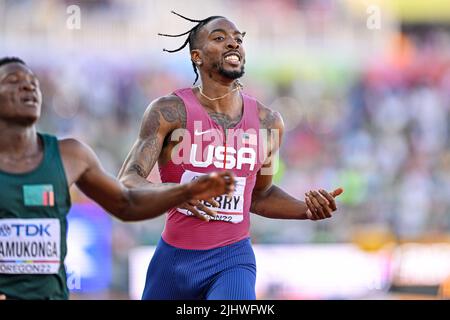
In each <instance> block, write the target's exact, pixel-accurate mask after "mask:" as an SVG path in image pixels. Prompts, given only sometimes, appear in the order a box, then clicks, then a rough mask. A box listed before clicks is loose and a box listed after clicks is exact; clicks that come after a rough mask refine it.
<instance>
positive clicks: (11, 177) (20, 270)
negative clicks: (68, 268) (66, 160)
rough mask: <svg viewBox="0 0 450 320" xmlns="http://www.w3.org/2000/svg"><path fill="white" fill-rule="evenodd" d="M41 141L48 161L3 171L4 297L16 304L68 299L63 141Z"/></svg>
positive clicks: (0, 278)
mask: <svg viewBox="0 0 450 320" xmlns="http://www.w3.org/2000/svg"><path fill="white" fill-rule="evenodd" d="M39 136H40V138H41V140H42V142H43V146H44V151H43V153H44V155H43V159H42V161H41V163H40V164H39V165H38V166H37V167H36V168H35V169H34V170H32V171H30V172H27V173H20V174H13V173H7V172H3V171H0V185H1V192H0V293H3V294H6V296H7V297H9V298H12V299H67V298H68V290H67V284H66V273H65V269H64V258H65V256H66V252H67V247H66V233H67V220H66V216H67V213H68V211H69V209H70V205H71V204H70V195H69V191H68V184H67V180H66V175H65V172H64V167H63V163H62V160H61V155H60V151H59V146H58V140H57V139H56V137H53V136H50V135H45V134H40V135H39Z"/></svg>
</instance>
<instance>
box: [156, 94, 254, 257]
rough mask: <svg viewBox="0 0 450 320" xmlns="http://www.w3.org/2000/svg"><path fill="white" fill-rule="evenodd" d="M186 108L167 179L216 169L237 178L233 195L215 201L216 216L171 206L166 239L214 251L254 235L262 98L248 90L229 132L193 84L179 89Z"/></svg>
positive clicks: (187, 177)
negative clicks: (253, 201) (202, 217)
mask: <svg viewBox="0 0 450 320" xmlns="http://www.w3.org/2000/svg"><path fill="white" fill-rule="evenodd" d="M175 95H177V96H178V97H179V98H181V99H182V100H183V103H184V106H185V108H186V130H182V129H181V130H175V132H173V133H172V135H171V136H172V139H174V138H177V137H180V138H181V137H182V141H181V142H180V143H178V144H177V145H176V147H175V148H174V149H173V150H172V151H173V152H172V155H171V157H170V160H168V161H167V162H166V163H165V164H163V165H161V166H160V174H161V180H162V182H173V183H185V182H189V181H191V180H192V179H195V178H196V177H198V176H200V175H203V174H208V173H211V172H213V171H221V170H230V171H232V172H233V173H234V175H235V177H236V181H237V184H236V188H235V193H234V194H233V196H232V197H225V196H220V197H217V198H216V199H215V200H216V201H217V202H218V203H219V204H220V208H217V209H216V208H211V209H214V210H215V211H217V213H218V216H217V218H216V220H214V221H213V220H211V221H210V222H205V221H202V220H200V219H198V218H195V217H194V216H192V215H190V213H188V212H186V211H185V210H182V209H176V208H173V209H171V210H169V212H168V215H167V219H166V225H165V229H164V231H163V234H162V237H163V239H164V240H165V241H166V242H167V243H169V244H170V245H172V246H175V247H178V248H183V249H200V250H203V249H211V248H217V247H221V246H225V245H228V244H231V243H234V242H237V241H240V240H242V239H244V238H246V237H248V236H249V226H250V221H249V220H250V217H249V210H250V205H251V194H252V190H253V187H254V185H255V181H256V175H257V172H258V171H259V169H260V168H261V158H262V156H261V155H260V154H259V148H258V145H259V128H260V125H259V116H258V106H257V101H256V100H255V99H254V98H251V97H249V96H247V95H245V94H242V98H243V102H244V103H243V113H242V117H241V120H240V121H239V122H238V123H237V124H236V126H234V127H233V128H232V129H227V130H224V129H223V128H222V127H221V126H220V125H218V124H217V123H216V122H215V121H214V120H213V119H212V118H211V117H210V116H209V115H208V113H207V111H206V110H205V109H204V107H203V106H202V105H201V104H200V102H199V101H198V99H197V97H196V96H195V94H194V93H193V91H192V88H186V89H181V90H177V91H175Z"/></svg>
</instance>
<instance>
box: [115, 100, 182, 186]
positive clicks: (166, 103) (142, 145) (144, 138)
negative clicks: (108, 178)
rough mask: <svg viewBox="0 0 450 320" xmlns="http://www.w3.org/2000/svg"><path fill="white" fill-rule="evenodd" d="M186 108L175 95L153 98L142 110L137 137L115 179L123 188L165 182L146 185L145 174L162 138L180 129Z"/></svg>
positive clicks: (147, 172)
mask: <svg viewBox="0 0 450 320" xmlns="http://www.w3.org/2000/svg"><path fill="white" fill-rule="evenodd" d="M185 122H186V111H185V109H184V106H183V104H182V101H180V98H178V97H176V96H166V97H162V98H159V99H157V100H155V101H153V102H152V103H151V104H150V106H149V107H148V108H147V110H146V111H145V113H144V117H143V120H142V123H141V128H140V132H139V136H138V138H137V140H136V142H135V143H134V145H133V147H132V149H131V151H130V152H129V154H128V156H127V158H126V160H125V162H124V164H123V165H122V168H121V169H120V172H119V175H118V178H119V179H120V181H121V182H122V183H123V184H124V185H126V186H127V187H136V186H142V185H151V187H152V188H155V187H164V186H167V184H149V182H148V181H147V177H148V175H149V174H150V171H151V170H152V169H153V167H154V166H155V164H156V162H157V161H158V158H159V156H160V153H161V149H162V146H163V143H164V140H165V139H166V137H167V136H168V135H169V134H170V133H171V132H172V131H173V130H175V129H177V128H184V127H185Z"/></svg>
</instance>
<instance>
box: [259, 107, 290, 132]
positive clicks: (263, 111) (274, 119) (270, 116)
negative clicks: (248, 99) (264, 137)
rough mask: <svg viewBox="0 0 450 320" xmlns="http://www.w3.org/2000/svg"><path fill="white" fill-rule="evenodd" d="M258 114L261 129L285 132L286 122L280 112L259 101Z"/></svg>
mask: <svg viewBox="0 0 450 320" xmlns="http://www.w3.org/2000/svg"><path fill="white" fill-rule="evenodd" d="M258 114H259V123H260V125H261V128H264V129H278V130H281V131H283V129H284V122H283V118H282V117H281V114H280V113H279V112H278V111H275V110H272V109H270V108H269V107H267V106H265V105H263V104H262V103H261V102H259V101H258Z"/></svg>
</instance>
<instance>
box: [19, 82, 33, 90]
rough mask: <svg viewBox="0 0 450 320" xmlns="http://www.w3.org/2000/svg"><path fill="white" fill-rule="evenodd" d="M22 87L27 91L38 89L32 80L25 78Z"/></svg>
mask: <svg viewBox="0 0 450 320" xmlns="http://www.w3.org/2000/svg"><path fill="white" fill-rule="evenodd" d="M20 89H22V90H25V91H34V90H36V86H35V85H34V84H33V83H32V82H30V81H27V80H25V81H22V83H21V84H20Z"/></svg>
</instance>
